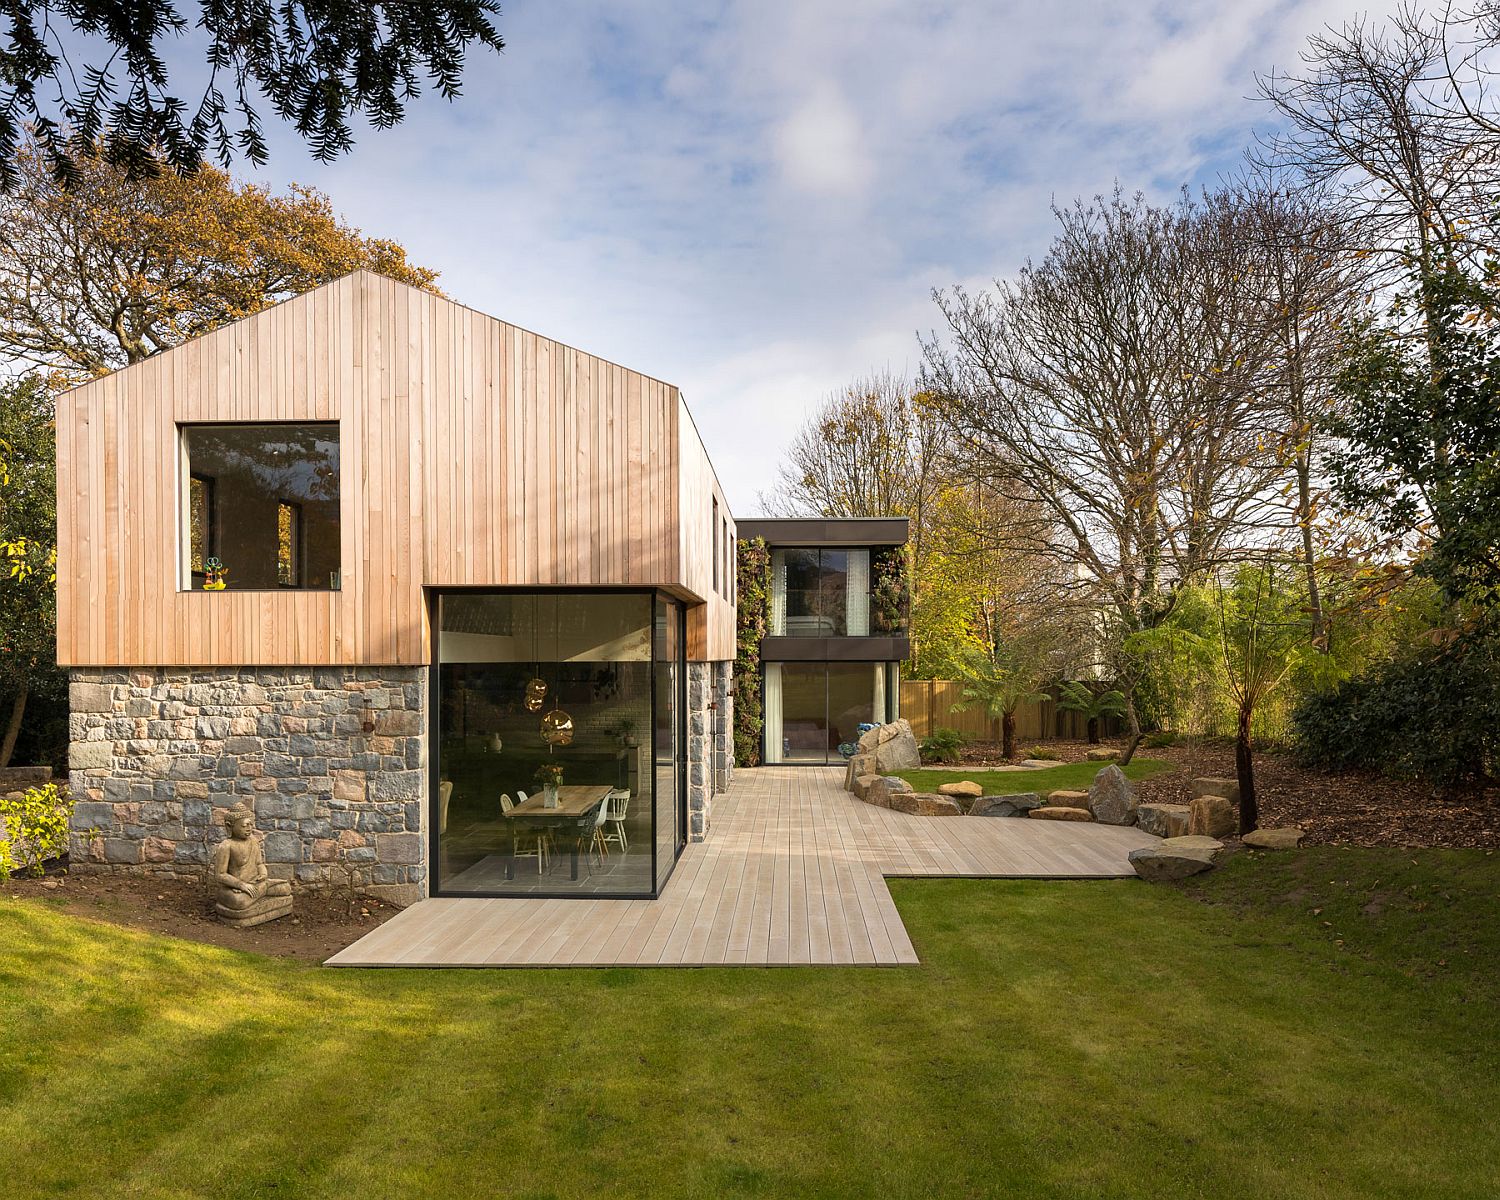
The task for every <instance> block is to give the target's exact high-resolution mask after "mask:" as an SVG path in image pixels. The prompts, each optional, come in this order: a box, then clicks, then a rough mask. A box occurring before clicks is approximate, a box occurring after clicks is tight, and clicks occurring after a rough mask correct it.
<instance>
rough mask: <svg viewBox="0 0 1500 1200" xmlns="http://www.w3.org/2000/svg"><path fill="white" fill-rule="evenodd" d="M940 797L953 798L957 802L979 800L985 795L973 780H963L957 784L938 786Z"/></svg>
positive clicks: (941, 784)
mask: <svg viewBox="0 0 1500 1200" xmlns="http://www.w3.org/2000/svg"><path fill="white" fill-rule="evenodd" d="M938 795H939V796H952V797H953V798H954V799H955V800H958V799H964V800H978V799H979V797H981V796H982V795H984V789H983V788H982V787H980V786H979V785H978V784H977V783H974V782H972V781H971V780H968V779H961V780H959V781H958V782H957V783H940V784H938Z"/></svg>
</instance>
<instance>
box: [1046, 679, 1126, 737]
mask: <svg viewBox="0 0 1500 1200" xmlns="http://www.w3.org/2000/svg"><path fill="white" fill-rule="evenodd" d="M1057 707H1058V708H1059V709H1060V710H1061V711H1063V712H1076V713H1077V714H1078V715H1079V716H1081V717H1082V718H1083V719H1084V720H1085V721H1086V722H1087V723H1088V739H1089V745H1091V746H1097V745H1098V744H1099V723H1100V722H1101V721H1102V720H1104V718H1105V717H1120V716H1124V715H1125V693H1124V692H1122V691H1120V689H1119V688H1096V687H1091V686H1090V685H1089V684H1087V683H1084V682H1083V681H1082V680H1081V679H1073V680H1067V681H1064V682H1063V683H1061V684H1059V685H1058V692H1057Z"/></svg>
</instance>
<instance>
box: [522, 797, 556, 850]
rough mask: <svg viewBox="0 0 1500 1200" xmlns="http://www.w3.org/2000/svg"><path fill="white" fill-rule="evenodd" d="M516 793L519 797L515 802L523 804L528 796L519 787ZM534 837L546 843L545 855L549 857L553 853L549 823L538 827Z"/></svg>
mask: <svg viewBox="0 0 1500 1200" xmlns="http://www.w3.org/2000/svg"><path fill="white" fill-rule="evenodd" d="M516 795H517V796H519V797H520V799H519V800H517V801H516V803H517V804H525V803H526V801H527V799H528V797H527V795H526V793H525V792H523V791H522V790H521V789H520V788H517V789H516ZM536 838H537V841H539V842H543V843H545V844H546V846H547V857H548V858H551V857H552V855H553V853H554V847H553V845H552V826H550V825H543V826H542V827H541V828H540V829H538V830H537V831H536Z"/></svg>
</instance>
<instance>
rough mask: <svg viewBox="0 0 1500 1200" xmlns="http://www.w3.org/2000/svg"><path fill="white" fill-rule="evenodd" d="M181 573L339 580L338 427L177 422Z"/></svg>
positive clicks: (267, 582) (194, 577) (195, 582)
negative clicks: (183, 484)
mask: <svg viewBox="0 0 1500 1200" xmlns="http://www.w3.org/2000/svg"><path fill="white" fill-rule="evenodd" d="M182 451H183V457H184V459H185V460H186V467H187V470H186V477H187V488H186V490H185V493H184V496H183V508H184V512H183V559H184V564H183V578H184V582H185V583H186V584H187V585H188V586H191V587H195V588H196V587H202V586H203V585H204V584H206V583H212V582H215V581H217V580H222V582H223V584H224V586H225V587H226V588H228V589H230V590H236V591H244V590H275V589H278V588H301V589H323V590H327V589H330V588H333V589H336V588H338V586H339V427H338V425H337V424H335V423H333V422H319V423H317V424H292V423H290V422H278V423H275V424H265V425H184V426H183V427H182Z"/></svg>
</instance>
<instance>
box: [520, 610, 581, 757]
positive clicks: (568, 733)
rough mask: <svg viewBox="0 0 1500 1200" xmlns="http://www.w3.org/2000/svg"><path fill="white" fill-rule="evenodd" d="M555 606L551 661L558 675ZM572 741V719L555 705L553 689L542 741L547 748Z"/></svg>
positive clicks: (559, 653)
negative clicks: (556, 667) (555, 665)
mask: <svg viewBox="0 0 1500 1200" xmlns="http://www.w3.org/2000/svg"><path fill="white" fill-rule="evenodd" d="M555 604H556V602H554V607H553V611H552V657H553V660H554V661H555V662H557V663H558V672H559V674H561V671H562V633H561V631H560V630H559V628H558V625H559V622H558V620H557V609H556V607H555ZM545 686H546V685H545V684H544V685H543V687H544V688H545ZM530 695H531V693H530V691H529V690H528V691H527V699H528V702H529V700H530ZM537 703H538V705H540V703H541V698H540V697H538V701H537ZM572 740H573V718H572V717H570V716H569V715H568V714H567V713H565V712H564V711H563V710H562V708H560V707H559V706H558V703H557V690H556V689H553V692H552V709H551V711H550V712H548V713H547V715H546V716H544V717H543V718H542V741H544V742H546V743H547V745H549V746H566V745H568V744H569V743H570V742H571V741H572Z"/></svg>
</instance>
